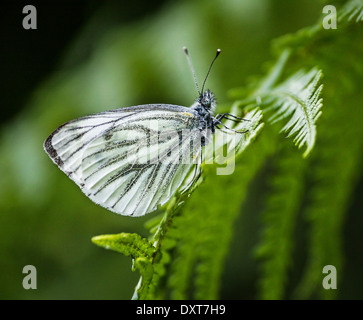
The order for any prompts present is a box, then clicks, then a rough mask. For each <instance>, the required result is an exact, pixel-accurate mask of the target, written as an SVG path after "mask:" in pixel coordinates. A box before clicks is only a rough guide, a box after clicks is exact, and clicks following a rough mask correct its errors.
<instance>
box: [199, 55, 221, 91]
mask: <svg viewBox="0 0 363 320" xmlns="http://www.w3.org/2000/svg"><path fill="white" fill-rule="evenodd" d="M220 53H221V49H217V53H216V56H215V57H214V59H213V61H212V63H211V64H210V67H209V70H208V73H207V75H206V77H205V79H204V82H203V86H202V93H203V92H204V85H205V83H206V82H207V79H208V76H209V73H210V71H211V69H212V66H213V63H214V61H216V59H217V58H218V56H219V54H220Z"/></svg>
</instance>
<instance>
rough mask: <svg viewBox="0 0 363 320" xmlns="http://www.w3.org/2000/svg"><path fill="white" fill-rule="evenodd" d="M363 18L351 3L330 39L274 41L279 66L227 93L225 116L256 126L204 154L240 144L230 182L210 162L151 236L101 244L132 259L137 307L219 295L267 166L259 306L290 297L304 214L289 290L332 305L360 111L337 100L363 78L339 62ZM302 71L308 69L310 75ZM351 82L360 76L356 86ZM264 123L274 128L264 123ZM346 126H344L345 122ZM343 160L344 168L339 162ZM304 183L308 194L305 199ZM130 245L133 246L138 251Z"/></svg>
mask: <svg viewBox="0 0 363 320" xmlns="http://www.w3.org/2000/svg"><path fill="white" fill-rule="evenodd" d="M361 10H362V9H361V1H349V2H348V3H347V4H346V5H345V6H343V8H342V9H341V10H340V11H339V13H338V16H339V17H340V19H341V20H340V21H345V26H344V28H343V27H342V28H341V30H338V31H336V33H331V32H330V33H327V32H326V31H325V30H324V29H323V28H322V26H321V24H320V23H317V24H316V25H314V26H312V27H309V28H305V29H303V30H300V31H299V32H297V33H296V34H292V35H286V36H284V37H281V38H279V39H277V40H276V41H274V43H273V50H274V52H275V53H277V54H278V55H279V58H278V59H277V61H276V63H274V65H273V67H272V68H271V69H270V71H269V72H268V73H267V74H266V75H265V76H263V77H260V79H258V80H257V81H253V82H251V83H250V85H249V86H248V87H247V88H243V89H238V88H237V89H234V90H231V96H233V98H234V99H235V100H236V101H235V102H234V103H233V105H232V107H227V108H225V109H226V110H229V112H231V113H233V114H237V115H244V117H246V118H248V119H249V120H252V121H246V122H241V123H240V124H239V125H238V126H237V127H235V129H236V130H240V129H243V130H248V131H249V132H248V134H247V135H245V136H244V135H241V136H239V138H238V140H234V138H235V137H234V136H233V135H230V136H229V137H228V135H227V139H225V140H223V138H222V137H224V138H225V136H224V135H222V134H221V133H218V134H216V135H215V139H214V146H215V149H214V150H213V149H207V152H206V154H207V157H206V162H207V160H209V159H210V158H211V155H212V153H213V152H215V151H216V150H218V152H219V153H221V152H222V151H223V150H227V154H228V151H229V152H231V151H232V150H234V148H233V147H234V146H237V155H238V157H237V158H236V167H235V172H234V174H232V175H226V176H218V175H215V172H216V170H217V169H218V166H217V165H215V164H214V165H204V166H203V171H204V173H203V176H202V179H201V180H200V181H199V183H198V184H197V185H195V186H194V188H193V189H192V190H190V191H189V192H184V193H182V192H181V193H178V194H177V195H175V196H174V198H173V199H171V200H170V201H169V203H168V204H167V206H166V208H165V213H164V214H163V216H162V217H160V216H158V217H156V218H153V219H151V220H150V221H149V223H148V228H149V229H150V233H151V237H150V239H145V238H141V237H140V236H137V235H125V234H122V236H121V238H120V239H122V241H121V242H120V239H119V238H117V236H116V238H115V239H118V240H117V241H116V242H115V243H113V244H112V245H111V246H110V244H109V242H107V241H106V242H104V243H101V242H100V241H101V240H102V241H103V240H104V239H107V237H106V238H105V237H104V236H100V237H99V238H96V239H94V241H96V242H98V244H101V245H102V246H110V248H111V247H112V249H114V250H117V251H119V252H121V253H123V254H125V255H128V256H131V257H133V259H134V269H138V270H139V272H140V274H141V277H140V281H139V283H138V285H137V287H136V290H135V294H134V298H135V299H169V298H171V299H191V298H194V299H216V298H218V292H219V289H220V285H221V281H222V278H221V277H222V271H223V268H224V261H225V257H226V254H227V252H228V249H229V246H230V242H231V239H232V236H233V225H234V222H235V220H236V218H237V216H238V214H239V212H240V208H241V207H242V205H243V203H244V202H245V201H246V197H247V192H248V189H249V185H250V184H251V183H252V182H253V181H254V179H255V178H256V176H257V175H258V173H259V172H260V171H261V169H262V168H263V167H264V166H266V164H269V169H270V171H269V172H268V177H266V178H267V179H268V181H269V183H268V191H267V194H265V199H266V201H265V206H264V209H263V212H262V222H261V230H262V233H261V238H260V240H259V243H258V246H257V250H256V255H257V258H258V262H259V270H260V278H259V297H261V298H264V299H281V298H284V297H287V296H290V294H291V293H290V291H289V289H288V284H289V283H290V279H289V272H290V271H291V270H292V269H293V267H294V265H293V254H294V248H295V245H294V244H295V242H296V239H295V234H294V233H295V230H296V228H297V223H298V222H299V219H298V217H299V216H300V215H301V216H302V217H305V218H307V219H308V222H309V227H308V229H307V230H305V231H306V234H307V239H308V240H307V241H308V245H307V253H306V254H307V265H306V266H304V267H303V268H301V269H303V276H302V277H300V279H299V284H298V285H297V286H296V288H294V289H293V290H291V291H294V294H295V297H298V298H310V297H319V298H330V297H332V296H334V293H332V292H328V291H326V290H325V291H324V290H323V289H319V288H321V271H322V267H323V266H324V265H327V264H334V265H336V266H337V268H338V270H340V269H341V267H342V265H343V258H342V250H341V247H342V242H341V232H342V225H343V220H344V208H346V204H347V200H348V199H349V196H350V194H351V192H352V190H353V187H354V183H355V180H356V179H357V177H359V170H358V169H357V167H358V166H359V163H360V161H362V158H363V155H362V143H361V141H362V137H363V130H362V128H361V125H360V123H361V120H362V119H361V115H360V114H359V111H357V110H353V109H354V107H353V106H355V107H356V106H357V101H354V102H353V103H352V107H351V108H349V106H347V107H345V108H344V109H343V108H342V106H344V105H346V104H347V103H348V101H349V98H347V95H346V94H345V95H343V93H342V94H341V95H340V96H339V91H340V88H342V87H345V90H342V92H349V90H354V88H355V87H356V83H357V82H358V81H360V80H357V79H361V78H362V76H363V75H362V73H363V72H362V70H363V66H362V65H361V64H357V65H358V70H357V71H356V72H352V70H351V69H350V66H349V63H348V62H347V61H348V60H347V59H346V61H341V57H342V56H345V55H349V56H350V59H353V60H354V59H359V57H360V54H359V52H360V50H359V48H358V47H359V46H357V45H355V44H354V45H353V44H352V43H351V42H350V41H351V40H346V35H347V34H349V36H350V37H349V39H352V38H354V36H355V37H356V40H357V42H359V39H360V36H361V32H360V33H359V31H357V30H356V28H355V26H354V25H353V23H352V20H353V17H354V18H355V20H356V21H361V15H362V11H361ZM337 63H338V64H337ZM336 65H339V67H340V70H341V69H344V67H346V70H348V71H346V72H342V74H343V76H341V77H339V81H336V74H335V70H336V69H335V68H334V67H333V66H336ZM317 66H319V68H318V67H317ZM306 68H309V70H310V71H307V72H306V71H304V70H306ZM322 70H323V72H324V84H325V87H324V88H325V89H324V90H325V91H327V92H324V101H325V105H326V106H325V108H324V109H326V110H324V114H323V116H322V117H321V119H320V120H319V122H317V120H318V119H319V118H320V116H321V115H322V98H321V97H320V95H321V94H322V88H323V85H322V84H319V82H320V80H321V75H322ZM352 74H355V75H356V79H352V77H353V76H352ZM334 85H335V86H336V87H334ZM327 88H328V90H327ZM266 115H269V117H267V116H266ZM262 116H264V118H265V119H268V123H265V124H262V123H261V122H260V121H261V118H262ZM344 117H345V118H347V119H349V120H348V121H347V120H346V121H345V122H344V123H343V121H342V119H343V118H344ZM282 123H284V124H283V125H282ZM228 125H231V123H229V124H228ZM352 127H353V128H354V129H352ZM280 132H284V133H286V134H287V137H291V138H293V139H292V141H293V143H294V144H295V145H297V147H298V148H302V147H305V151H304V153H303V157H301V156H300V154H299V153H298V152H297V151H296V150H295V149H294V148H293V147H292V146H291V145H292V143H290V142H291V140H287V139H282V137H281V135H280V134H279V133H280ZM317 132H318V133H317ZM236 142H237V143H236ZM348 142H349V143H348ZM247 147H248V148H247ZM313 150H315V152H312V151H313ZM337 150H338V152H339V153H338V154H337ZM343 150H344V151H343ZM310 153H312V155H311V156H310V157H309V158H307V159H306V156H307V155H309V154H310ZM341 156H343V157H344V159H345V161H346V162H345V165H342V164H341V163H340V162H339V161H335V159H336V158H339V157H341ZM227 158H228V157H227ZM231 158H233V157H232V155H231V157H230V159H231ZM308 185H309V186H310V185H311V186H312V187H311V188H309V190H307V186H308ZM216 186H218V187H216ZM221 190H223V191H224V192H221ZM226 194H228V200H226V199H225V195H226ZM306 201H307V202H306ZM243 214H248V212H243ZM299 227H301V226H299ZM118 237H120V236H118ZM125 239H134V240H133V241H134V242H135V243H133V244H132V247H131V248H130V247H129V245H130V243H129V242H127V241H126V242H125V241H124V240H125ZM332 261H333V263H332Z"/></svg>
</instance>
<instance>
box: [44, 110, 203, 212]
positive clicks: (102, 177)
mask: <svg viewBox="0 0 363 320" xmlns="http://www.w3.org/2000/svg"><path fill="white" fill-rule="evenodd" d="M198 126H199V118H198V116H197V114H195V113H194V111H193V110H192V109H190V108H186V107H181V106H173V105H143V106H136V107H130V108H121V109H116V110H112V111H108V112H102V113H99V114H95V115H91V116H87V117H83V118H80V119H76V120H73V121H70V122H68V123H66V124H64V125H63V126H61V127H59V128H58V129H57V130H56V131H55V132H54V133H53V134H51V135H50V136H49V138H48V139H47V140H46V141H45V143H44V147H45V150H46V152H47V153H48V154H49V156H50V157H51V158H52V160H53V161H54V162H55V163H56V164H57V165H58V166H59V168H60V169H61V170H62V171H64V172H65V173H66V174H67V175H68V176H69V177H70V178H71V179H72V180H74V181H75V182H76V183H77V184H78V185H79V186H80V188H81V189H82V191H83V192H84V193H85V194H86V195H87V196H88V197H89V198H90V199H91V200H93V201H94V202H95V203H97V204H100V205H101V206H103V207H105V208H107V209H109V210H111V211H114V212H116V213H119V214H123V215H130V216H131V215H132V216H141V215H144V214H146V213H148V212H151V211H154V210H155V209H156V208H157V206H158V205H162V204H164V203H165V202H166V201H168V199H169V198H170V197H171V196H172V195H173V194H174V193H175V191H176V190H177V189H178V188H179V187H180V185H181V184H182V182H183V181H184V179H185V177H186V175H187V174H188V173H189V172H190V170H191V168H192V167H193V166H194V164H193V163H192V160H193V159H195V158H196V159H199V154H200V152H201V147H200V144H199V143H200V130H199V129H198Z"/></svg>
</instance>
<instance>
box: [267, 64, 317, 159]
mask: <svg viewBox="0 0 363 320" xmlns="http://www.w3.org/2000/svg"><path fill="white" fill-rule="evenodd" d="M321 75H322V72H321V71H320V70H317V69H315V68H314V69H312V70H310V71H309V72H307V73H305V72H304V71H299V72H297V73H295V74H294V75H293V76H291V77H290V78H288V79H287V80H286V81H285V82H283V83H282V84H280V85H279V86H277V87H275V88H274V89H273V90H272V91H271V92H270V93H269V94H268V95H267V101H265V103H267V104H269V105H270V106H269V108H268V109H272V110H274V111H275V113H274V115H273V116H272V117H271V118H270V121H272V122H273V123H274V122H277V121H280V120H282V119H284V118H288V117H290V119H289V121H288V122H287V124H286V125H285V126H284V127H283V128H282V130H281V131H283V132H286V133H288V137H291V136H295V137H294V142H295V144H296V145H297V146H298V147H299V148H301V147H302V146H304V145H306V150H305V152H304V155H303V156H304V157H306V156H307V155H308V154H309V153H310V151H311V150H312V148H313V147H314V144H315V140H316V125H315V124H316V121H317V119H318V118H319V117H320V115H321V107H322V105H323V104H322V98H319V96H320V93H321V90H322V88H323V85H320V86H319V87H317V85H318V82H319V80H320V78H321Z"/></svg>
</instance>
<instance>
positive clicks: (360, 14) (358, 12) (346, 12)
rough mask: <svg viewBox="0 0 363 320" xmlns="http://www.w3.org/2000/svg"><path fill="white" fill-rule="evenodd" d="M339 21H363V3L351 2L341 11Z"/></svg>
mask: <svg viewBox="0 0 363 320" xmlns="http://www.w3.org/2000/svg"><path fill="white" fill-rule="evenodd" d="M338 19H339V21H343V20H348V21H352V20H354V19H355V22H361V21H363V1H362V0H350V1H348V2H347V3H346V4H345V5H344V6H343V7H342V8H341V9H340V11H339V15H338Z"/></svg>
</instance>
